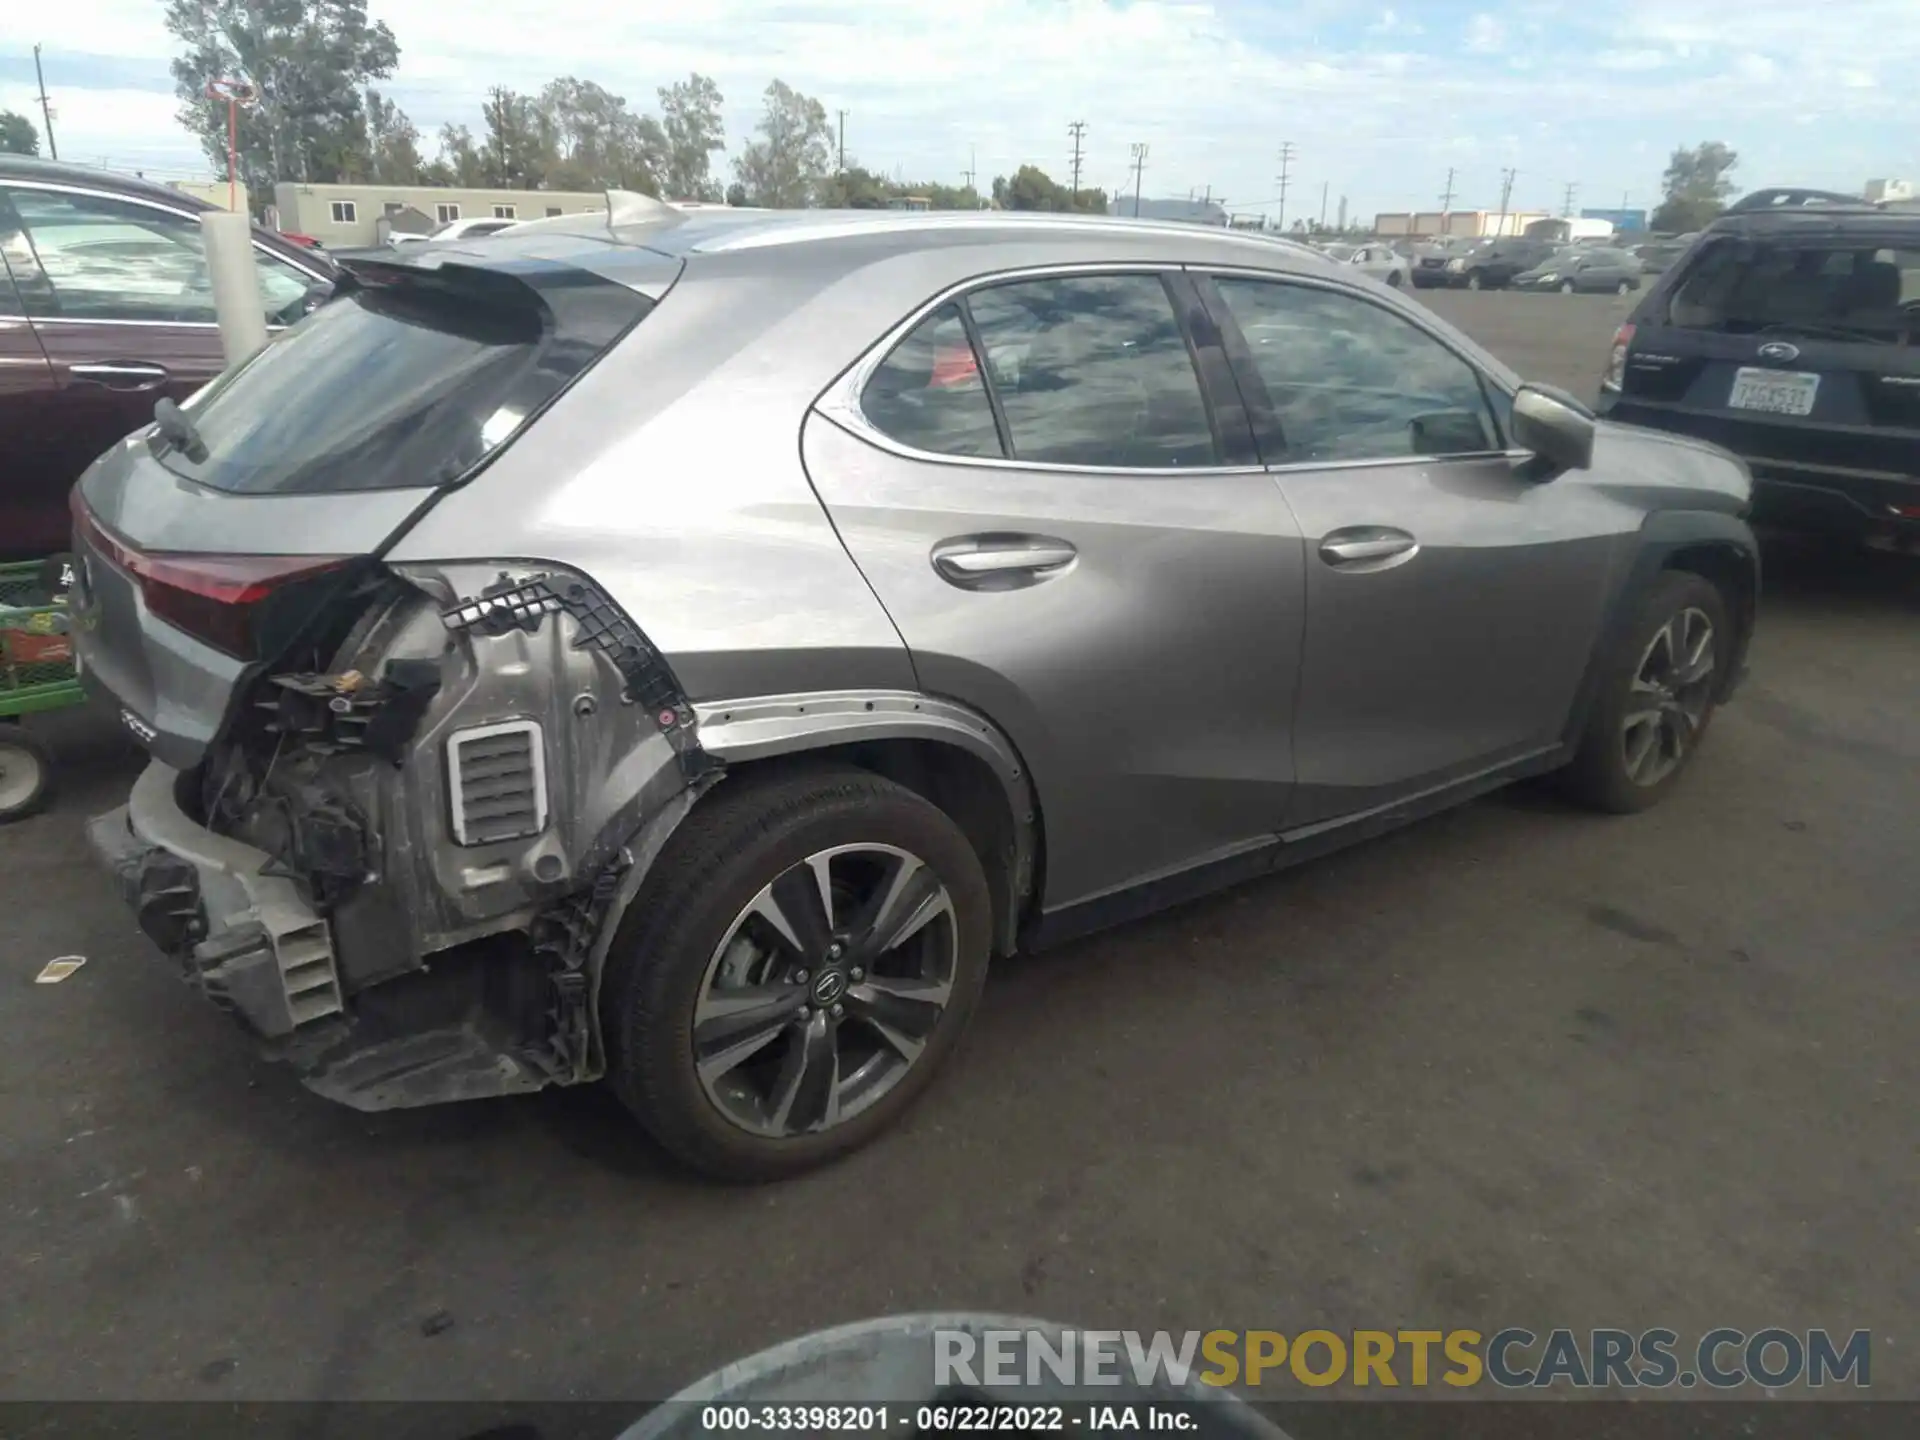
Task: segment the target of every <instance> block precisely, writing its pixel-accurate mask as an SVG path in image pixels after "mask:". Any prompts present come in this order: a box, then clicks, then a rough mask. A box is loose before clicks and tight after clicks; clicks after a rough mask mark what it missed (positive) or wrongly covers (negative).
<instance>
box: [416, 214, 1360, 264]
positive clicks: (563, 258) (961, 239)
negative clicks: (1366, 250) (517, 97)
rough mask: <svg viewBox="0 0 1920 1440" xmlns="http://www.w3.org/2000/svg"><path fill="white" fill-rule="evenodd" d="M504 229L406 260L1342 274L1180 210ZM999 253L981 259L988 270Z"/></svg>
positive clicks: (1285, 243) (1304, 254)
mask: <svg viewBox="0 0 1920 1440" xmlns="http://www.w3.org/2000/svg"><path fill="white" fill-rule="evenodd" d="M575 221H576V217H574V216H571V215H569V216H565V217H562V218H560V219H557V220H553V221H542V222H538V228H536V227H535V226H534V225H529V226H528V227H527V228H526V230H525V231H521V230H519V229H518V228H517V227H516V228H515V229H508V230H503V231H501V232H499V233H497V234H495V235H492V236H489V237H488V239H487V242H486V245H485V247H484V248H482V247H480V246H478V245H476V246H474V247H473V248H470V249H463V248H461V244H460V242H459V241H452V242H441V243H439V244H436V245H433V246H418V247H408V249H409V250H415V249H424V250H430V251H436V252H439V260H438V262H435V261H434V260H432V259H430V257H428V256H424V255H422V256H414V255H410V254H404V253H403V255H402V260H401V263H409V264H411V263H419V264H429V263H449V262H452V261H454V260H455V258H456V257H457V260H458V263H461V264H473V265H486V266H495V267H504V266H508V265H512V264H514V263H515V262H517V261H534V262H544V263H559V264H571V265H575V266H578V267H580V268H583V269H587V270H591V271H593V272H594V273H596V274H599V275H602V276H605V277H606V278H608V279H614V280H628V281H630V282H631V281H632V280H633V279H634V278H636V277H638V276H641V275H644V274H646V273H647V272H655V273H657V271H658V269H659V266H660V264H661V263H662V261H663V260H669V261H680V262H684V263H693V264H698V263H700V262H701V261H703V260H705V261H709V262H712V263H733V264H739V263H751V259H752V258H753V257H756V256H760V257H766V258H768V259H772V258H774V257H779V258H780V259H781V260H783V261H796V262H800V263H803V264H812V263H815V262H819V263H825V264H827V265H829V266H830V267H831V268H845V269H854V268H858V267H860V266H863V265H868V264H875V263H878V262H881V261H884V260H888V259H892V258H895V257H897V256H904V255H911V254H915V253H919V252H924V251H928V250H933V249H940V248H945V247H948V246H960V245H964V246H968V247H970V248H974V249H978V248H981V247H987V248H991V247H993V246H996V245H1004V246H1006V247H1007V248H1009V249H1013V248H1020V249H1026V250H1031V249H1032V248H1034V247H1036V246H1039V247H1042V248H1052V247H1055V246H1057V247H1059V248H1060V249H1062V250H1077V251H1079V252H1080V253H1077V254H1073V255H1071V256H1067V257H1063V258H1066V259H1070V260H1072V261H1076V262H1077V261H1083V260H1084V261H1098V260H1101V259H1103V258H1107V257H1103V256H1102V255H1101V254H1100V253H1099V251H1100V249H1101V242H1102V241H1108V242H1114V244H1115V248H1116V249H1121V248H1124V250H1125V252H1126V253H1125V254H1124V255H1119V254H1115V255H1114V256H1112V257H1111V258H1112V259H1114V260H1115V261H1116V262H1122V261H1124V262H1126V263H1141V262H1145V263H1149V264H1151V263H1156V262H1160V261H1164V262H1165V263H1166V264H1168V265H1180V264H1213V265H1222V266H1231V265H1234V264H1240V265H1249V266H1256V267H1259V268H1262V269H1269V268H1281V269H1292V270H1299V271H1304V272H1308V273H1313V272H1321V273H1343V272H1341V271H1339V270H1337V269H1336V268H1335V266H1334V264H1333V262H1332V261H1330V260H1328V259H1327V257H1326V256H1324V255H1322V254H1321V253H1320V252H1319V251H1317V250H1315V249H1313V248H1312V247H1311V246H1309V245H1306V244H1304V243H1302V242H1300V241H1297V240H1288V239H1283V238H1281V237H1279V236H1274V235H1264V234H1261V233H1259V232H1258V231H1253V232H1249V231H1244V230H1229V229H1225V228H1223V227H1220V226H1213V225H1193V224H1185V223H1182V222H1179V221H1171V220H1161V221H1156V220H1134V219H1131V218H1119V217H1114V216H1107V215H1066V214H1042V213H1037V212H1030V211H1005V210H982V211H973V210H958V211H930V212H929V211H901V210H746V209H739V210H735V209H730V208H722V207H715V208H713V209H702V210H691V211H680V212H676V213H674V214H672V215H663V216H660V217H658V218H654V219H649V220H647V221H645V222H642V223H636V224H630V225H614V226H609V225H608V223H607V216H606V213H605V212H592V213H588V214H583V215H581V216H579V217H577V221H578V223H574V222H575ZM992 267H993V262H992V261H991V260H989V261H987V262H985V263H984V264H983V265H982V267H981V268H982V269H991V268H992Z"/></svg>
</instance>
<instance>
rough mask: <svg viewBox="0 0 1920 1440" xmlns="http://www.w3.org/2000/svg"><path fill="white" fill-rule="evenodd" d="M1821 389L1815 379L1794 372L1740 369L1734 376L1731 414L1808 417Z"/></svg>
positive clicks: (1742, 367) (1750, 368) (1814, 377)
mask: <svg viewBox="0 0 1920 1440" xmlns="http://www.w3.org/2000/svg"><path fill="white" fill-rule="evenodd" d="M1819 389H1820V377H1819V376H1818V375H1803V374H1800V373H1798V372H1795V371H1784V370H1761V369H1758V368H1756V367H1754V366H1750V365H1742V366H1741V367H1740V368H1739V369H1738V370H1736V371H1734V372H1733V393H1732V394H1731V395H1729V396H1727V406H1728V408H1729V409H1733V410H1765V411H1767V412H1768V413H1769V414H1773V415H1811V414H1812V413H1813V397H1814V395H1815V394H1816V393H1817V392H1818V391H1819Z"/></svg>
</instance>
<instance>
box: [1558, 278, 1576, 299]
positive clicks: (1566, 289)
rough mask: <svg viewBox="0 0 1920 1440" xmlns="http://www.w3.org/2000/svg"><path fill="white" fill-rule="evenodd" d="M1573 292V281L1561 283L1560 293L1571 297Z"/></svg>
mask: <svg viewBox="0 0 1920 1440" xmlns="http://www.w3.org/2000/svg"><path fill="white" fill-rule="evenodd" d="M1573 290H1574V285H1573V282H1572V281H1571V280H1562V281H1561V282H1560V293H1561V294H1562V295H1571V294H1572V293H1573Z"/></svg>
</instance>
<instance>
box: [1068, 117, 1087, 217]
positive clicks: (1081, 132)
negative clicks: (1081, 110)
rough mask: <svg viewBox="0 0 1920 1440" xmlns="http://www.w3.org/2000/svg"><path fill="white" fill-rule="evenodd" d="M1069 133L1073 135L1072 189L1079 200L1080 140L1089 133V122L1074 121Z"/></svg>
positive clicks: (1075, 197)
mask: <svg viewBox="0 0 1920 1440" xmlns="http://www.w3.org/2000/svg"><path fill="white" fill-rule="evenodd" d="M1067 133H1068V134H1069V135H1071V136H1072V137H1073V185H1072V190H1073V198H1074V199H1075V200H1078V199H1079V198H1080V156H1081V145H1080V142H1081V140H1082V139H1083V138H1084V137H1085V135H1086V133H1087V122H1086V121H1084V120H1076V121H1074V122H1073V123H1072V124H1071V125H1069V126H1067Z"/></svg>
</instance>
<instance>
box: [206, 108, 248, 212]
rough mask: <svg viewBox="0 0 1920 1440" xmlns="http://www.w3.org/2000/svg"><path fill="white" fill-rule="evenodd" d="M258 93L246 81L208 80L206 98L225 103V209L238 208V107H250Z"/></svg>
mask: <svg viewBox="0 0 1920 1440" xmlns="http://www.w3.org/2000/svg"><path fill="white" fill-rule="evenodd" d="M258 95H259V92H258V91H257V90H255V89H254V88H253V84H252V82H251V81H247V80H209V81H208V82H207V98H208V99H209V100H224V101H226V102H227V209H229V210H238V209H239V208H240V193H239V192H240V107H241V106H242V105H251V104H252V103H253V102H254V100H255V99H256V98H257V97H258Z"/></svg>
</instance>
